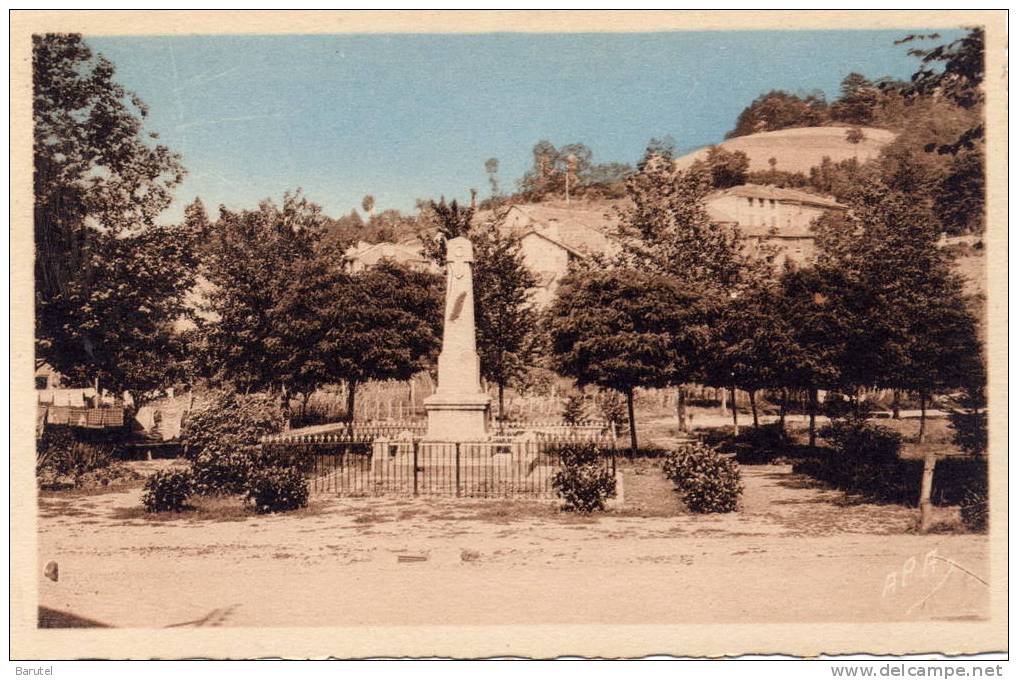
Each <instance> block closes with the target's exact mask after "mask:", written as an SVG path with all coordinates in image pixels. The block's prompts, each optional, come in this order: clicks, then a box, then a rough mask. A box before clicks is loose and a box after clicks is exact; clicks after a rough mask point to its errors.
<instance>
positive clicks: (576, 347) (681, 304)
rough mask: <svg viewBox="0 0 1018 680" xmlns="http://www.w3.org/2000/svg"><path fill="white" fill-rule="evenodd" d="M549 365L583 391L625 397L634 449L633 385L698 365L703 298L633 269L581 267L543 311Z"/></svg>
mask: <svg viewBox="0 0 1018 680" xmlns="http://www.w3.org/2000/svg"><path fill="white" fill-rule="evenodd" d="M548 327H549V334H550V337H551V350H552V363H553V365H554V366H555V369H556V370H557V371H558V372H559V373H561V374H562V375H566V376H569V377H571V378H573V379H575V380H576V382H577V383H578V384H579V385H580V386H581V387H582V386H585V385H597V386H599V387H602V388H607V389H612V390H617V391H619V392H621V393H623V394H624V395H625V396H626V401H627V406H628V411H629V423H630V427H629V432H630V445H631V447H632V449H633V450H635V449H636V448H637V432H636V418H635V413H634V404H633V397H634V392H635V390H636V388H638V387H664V386H666V385H674V384H677V382H678V381H679V380H681V378H680V377H679V376H683V375H686V374H688V373H689V372H690V371H691V370H692V369H693V366H695V365H696V363H697V358H696V356H695V353H696V352H697V351H698V350H699V348H700V347H702V346H703V344H704V336H705V335H706V334H707V333H708V324H707V315H706V314H705V313H704V310H703V304H702V300H701V299H700V297H699V296H698V295H697V294H696V293H695V292H692V291H689V290H687V289H685V288H684V287H682V286H680V285H679V284H678V283H677V282H676V281H675V280H674V279H673V278H670V277H667V276H662V275H660V274H654V273H649V272H647V271H644V270H638V269H626V268H617V269H608V270H604V269H594V268H591V269H589V270H583V269H579V270H576V271H574V272H571V273H570V274H569V275H568V276H566V278H565V279H563V281H562V285H561V288H560V289H559V294H558V296H557V298H556V300H555V302H554V303H553V304H552V306H551V308H550V309H549V311H548Z"/></svg>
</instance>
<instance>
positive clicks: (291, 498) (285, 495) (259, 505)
mask: <svg viewBox="0 0 1018 680" xmlns="http://www.w3.org/2000/svg"><path fill="white" fill-rule="evenodd" d="M308 493H309V492H308V483H307V479H305V478H304V475H302V474H301V473H300V472H298V471H297V470H293V469H288V468H278V467H270V468H264V469H261V470H255V471H253V472H251V474H250V475H249V476H248V480H247V493H246V495H245V498H244V500H245V501H246V502H247V503H250V504H251V505H253V506H254V509H255V511H256V512H260V513H267V512H287V511H289V510H296V509H298V508H303V507H306V506H307V504H308Z"/></svg>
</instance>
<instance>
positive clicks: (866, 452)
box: [792, 418, 921, 505]
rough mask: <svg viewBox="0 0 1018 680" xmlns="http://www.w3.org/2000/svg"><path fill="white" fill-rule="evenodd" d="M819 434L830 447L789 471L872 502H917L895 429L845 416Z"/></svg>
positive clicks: (913, 478)
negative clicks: (813, 478)
mask: <svg viewBox="0 0 1018 680" xmlns="http://www.w3.org/2000/svg"><path fill="white" fill-rule="evenodd" d="M821 435H822V436H823V437H824V438H825V439H826V440H827V441H828V442H829V443H830V445H831V447H832V448H831V449H825V450H823V451H822V452H821V453H819V454H818V456H819V457H818V458H815V459H812V460H805V461H801V462H797V463H796V464H794V465H793V467H792V469H793V471H795V472H800V473H805V474H809V475H810V476H812V477H815V478H817V479H819V480H821V481H824V482H827V483H828V484H831V485H832V486H834V487H836V488H838V489H843V490H845V491H849V492H851V493H857V494H860V495H862V496H864V497H865V498H868V499H872V500H875V501H880V502H888V503H906V504H912V505H914V504H915V503H917V502H918V497H919V484H918V477H917V476H915V475H913V474H910V468H912V467H914V466H913V465H912V464H911V463H913V462H906V461H903V460H901V459H900V457H899V454H900V452H901V435H899V434H898V433H897V432H895V431H894V430H890V429H888V428H885V427H880V426H877V425H871V424H869V423H867V422H866V421H865V420H864V419H862V418H845V419H840V420H836V421H834V422H833V423H832V424H831V425H830V426H828V427H826V428H824V429H823V430H821ZM914 462H917V461H914ZM919 467H920V468H921V462H919Z"/></svg>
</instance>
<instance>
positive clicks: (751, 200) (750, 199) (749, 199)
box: [746, 198, 753, 208]
mask: <svg viewBox="0 0 1018 680" xmlns="http://www.w3.org/2000/svg"><path fill="white" fill-rule="evenodd" d="M746 200H747V201H749V207H750V208H752V207H753V199H752V198H747V199H746Z"/></svg>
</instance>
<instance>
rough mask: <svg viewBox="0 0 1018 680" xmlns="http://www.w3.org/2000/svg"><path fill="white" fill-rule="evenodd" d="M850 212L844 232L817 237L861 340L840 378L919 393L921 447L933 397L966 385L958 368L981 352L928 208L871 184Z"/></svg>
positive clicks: (960, 284) (824, 261)
mask: <svg viewBox="0 0 1018 680" xmlns="http://www.w3.org/2000/svg"><path fill="white" fill-rule="evenodd" d="M850 207H851V210H850V211H849V213H848V216H847V225H846V226H847V229H841V230H838V231H829V232H828V231H825V230H823V229H821V231H820V234H819V237H820V238H819V239H818V245H819V246H820V250H821V255H820V263H821V266H827V267H829V268H836V269H837V270H838V271H839V272H841V273H842V275H843V276H844V277H845V278H846V279H847V280H849V281H851V282H853V287H854V288H855V290H857V291H858V297H857V299H856V300H855V301H854V305H853V307H854V312H855V313H854V319H855V322H854V324H852V326H853V327H854V333H855V336H856V337H861V338H862V340H860V341H858V345H859V346H860V348H859V349H855V350H853V351H850V352H848V353H847V354H846V357H845V358H844V359H843V360H842V364H843V365H842V368H841V371H842V374H843V376H842V379H843V380H844V381H846V382H850V383H852V384H855V385H867V384H871V385H872V384H876V385H879V386H885V387H893V388H902V389H907V390H912V391H914V392H916V393H917V394H918V396H919V400H920V408H921V410H922V412H923V413H922V417H921V418H920V425H919V433H918V438H919V439H920V441H921V440H922V439H923V437H924V436H925V425H926V418H925V415H926V414H925V411H926V405H927V404H928V402H929V400H930V398H931V397H932V396H933V394H935V392H936V391H938V390H940V389H945V388H957V387H963V386H964V384H965V380H966V375H967V371H966V370H963V369H964V367H966V366H968V365H971V363H972V362H973V361H975V357H978V355H979V353H980V351H981V350H980V347H979V341H978V337H977V329H976V321H975V318H974V317H973V315H972V313H971V312H970V311H969V305H968V300H967V299H966V297H965V295H964V292H963V291H964V286H963V281H962V279H961V278H960V276H959V275H957V274H956V273H955V272H954V271H953V270H952V268H951V262H950V259H949V256H948V255H947V254H946V253H945V252H944V251H943V250H942V249H940V248H939V247H938V246H937V231H936V227H937V220H936V218H935V217H934V215H933V214H932V212H931V210H930V206H929V205H928V204H924V203H921V202H917V201H916V200H915V199H914V197H912V196H910V195H908V194H906V193H904V192H900V191H895V190H893V189H892V188H890V187H888V186H886V185H885V184H882V183H880V182H879V181H873V182H869V183H867V184H865V185H864V186H863V187H862V188H861V189H860V191H858V192H857V193H856V195H855V198H854V201H853V203H852V204H851V205H850ZM863 348H865V349H863ZM849 357H851V359H849Z"/></svg>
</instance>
